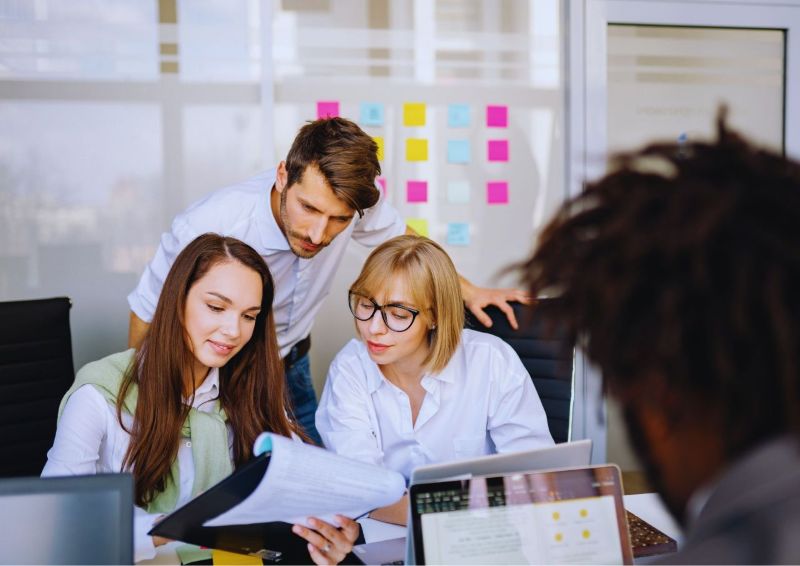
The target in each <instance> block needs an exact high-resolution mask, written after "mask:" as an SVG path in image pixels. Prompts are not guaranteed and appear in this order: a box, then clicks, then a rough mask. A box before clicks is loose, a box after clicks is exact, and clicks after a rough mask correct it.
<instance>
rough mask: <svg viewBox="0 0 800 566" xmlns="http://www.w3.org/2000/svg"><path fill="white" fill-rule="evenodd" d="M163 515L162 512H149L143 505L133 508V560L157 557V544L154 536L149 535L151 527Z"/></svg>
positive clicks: (138, 560)
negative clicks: (154, 541)
mask: <svg viewBox="0 0 800 566" xmlns="http://www.w3.org/2000/svg"><path fill="white" fill-rule="evenodd" d="M160 517H161V514H160V513H148V512H147V511H145V510H144V509H142V508H141V507H134V509H133V561H134V562H141V561H142V560H150V559H152V558H155V557H156V546H155V544H154V543H153V537H151V536H150V535H148V534H147V533H148V532H150V529H152V528H153V525H155V524H156V522H157V521H158V519H159V518H160Z"/></svg>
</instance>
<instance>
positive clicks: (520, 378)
mask: <svg viewBox="0 0 800 566" xmlns="http://www.w3.org/2000/svg"><path fill="white" fill-rule="evenodd" d="M502 346H503V347H502V349H498V350H497V351H496V352H494V354H493V355H492V358H491V361H490V364H491V369H490V377H489V378H490V379H491V385H490V388H489V419H488V429H489V434H490V435H491V437H492V442H494V445H495V448H496V449H497V452H499V453H503V452H518V451H521V450H533V449H535V448H542V447H545V446H551V445H553V444H554V442H553V437H552V436H551V435H550V428H549V427H548V425H547V415H546V414H545V412H544V407H543V406H542V401H541V399H539V395H538V393H536V388H535V387H534V386H533V381H532V380H531V378H530V375H528V372H527V370H526V369H525V366H524V365H522V361H520V359H519V356H517V354H516V352H514V350H512V349H511V347H510V346H508V345H507V344H502Z"/></svg>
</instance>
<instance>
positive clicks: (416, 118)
mask: <svg viewBox="0 0 800 566" xmlns="http://www.w3.org/2000/svg"><path fill="white" fill-rule="evenodd" d="M403 125H404V126H424V125H425V104H423V103H422V102H406V103H405V104H403Z"/></svg>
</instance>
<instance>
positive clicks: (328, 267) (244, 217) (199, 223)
mask: <svg viewBox="0 0 800 566" xmlns="http://www.w3.org/2000/svg"><path fill="white" fill-rule="evenodd" d="M274 183H275V170H274V169H272V170H270V171H266V172H264V173H261V174H260V175H258V176H256V177H253V178H252V179H249V180H247V181H244V182H243V183H239V184H237V185H232V186H230V187H226V188H223V189H220V190H218V191H215V192H213V193H211V194H210V195H208V196H207V197H205V198H203V199H202V200H200V201H198V202H196V203H195V204H193V205H191V206H190V207H189V208H187V209H186V210H185V211H184V212H182V213H181V214H179V215H178V216H176V217H175V220H174V221H173V222H172V228H171V230H170V232H167V233H165V234H163V235H162V236H161V244H160V245H159V247H158V250H157V251H156V255H155V256H154V257H153V260H152V261H151V262H150V264H149V265H148V266H147V267H146V268H145V270H144V273H143V274H142V277H141V279H140V280H139V284H138V286H137V287H136V289H134V290H133V292H131V294H130V295H128V303H129V304H130V308H131V310H132V311H133V312H134V313H135V314H136V316H138V317H139V318H140V319H142V320H144V321H145V322H149V321H150V320H151V319H152V318H153V313H154V312H155V309H156V304H157V303H158V297H159V295H160V294H161V288H162V286H163V284H164V279H165V278H166V276H167V273H168V272H169V269H170V267H171V266H172V263H173V262H174V261H175V258H176V257H177V255H178V254H179V253H180V251H181V250H182V249H183V248H184V247H186V245H187V244H188V243H189V242H191V241H192V240H194V239H195V238H196V237H197V236H199V235H201V234H204V233H206V232H215V233H217V234H222V235H224V236H232V237H234V238H238V239H239V240H242V241H243V242H245V243H247V244H249V245H250V246H251V247H252V248H254V249H255V250H256V251H257V252H258V253H259V254H261V256H262V257H263V258H264V259H265V260H266V262H267V265H268V266H269V270H270V273H272V278H273V280H274V282H275V298H274V300H273V302H272V307H273V311H274V313H275V329H276V331H277V334H278V345H279V346H280V349H281V356H286V355H287V354H288V353H289V350H290V349H291V348H292V346H294V345H295V344H296V343H297V342H299V341H300V340H302V339H303V338H305V337H306V336H308V334H309V332H311V326H312V325H313V323H314V316H315V315H316V314H317V311H318V310H319V308H320V307H321V306H322V300H323V299H324V298H325V297H326V296H327V294H328V292H329V291H330V287H331V283H332V282H333V277H334V275H335V274H336V269H337V268H338V267H339V263H341V261H342V256H343V254H344V252H345V249H346V248H347V244H348V242H349V241H350V239H351V238H352V239H354V240H356V241H357V242H359V243H360V244H363V245H365V246H368V247H374V246H377V245H378V244H381V243H383V242H385V241H386V240H389V239H391V238H393V237H395V236H399V235H401V234H403V233H404V232H405V229H406V225H405V222H404V221H403V219H402V217H401V216H400V214H399V213H398V212H397V211H396V210H395V209H394V208H393V207H392V206H391V205H390V204H389V203H387V202H386V201H385V199H384V198H383V196H381V199H380V200H379V201H378V204H376V205H375V206H373V207H372V208H370V209H369V210H367V211H365V213H364V216H363V217H362V218H359V217H358V214H356V216H355V218H354V219H353V221H352V222H351V223H350V225H349V226H348V227H347V228H346V229H345V230H344V231H343V232H342V233H340V234H339V235H338V236H336V238H334V239H333V241H332V242H331V243H330V244H329V245H328V246H327V247H326V248H324V249H323V250H322V251H320V252H319V253H318V254H317V255H316V256H314V257H313V258H311V259H301V258H299V257H297V256H296V255H294V253H292V250H291V249H290V247H289V242H288V241H287V240H286V237H285V236H284V235H283V233H282V232H281V230H280V228H279V227H278V223H277V222H276V220H275V217H274V216H273V214H272V208H271V207H270V191H271V189H272V185H273V184H274Z"/></svg>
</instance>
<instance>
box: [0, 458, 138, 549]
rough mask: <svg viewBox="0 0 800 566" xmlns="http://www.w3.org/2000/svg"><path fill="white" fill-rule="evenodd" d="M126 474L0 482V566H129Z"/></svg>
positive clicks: (130, 529)
mask: <svg viewBox="0 0 800 566" xmlns="http://www.w3.org/2000/svg"><path fill="white" fill-rule="evenodd" d="M132 563H133V480H132V478H131V476H130V475H129V474H102V475H92V476H70V477H61V478H39V477H25V478H6V479H0V564H132Z"/></svg>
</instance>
